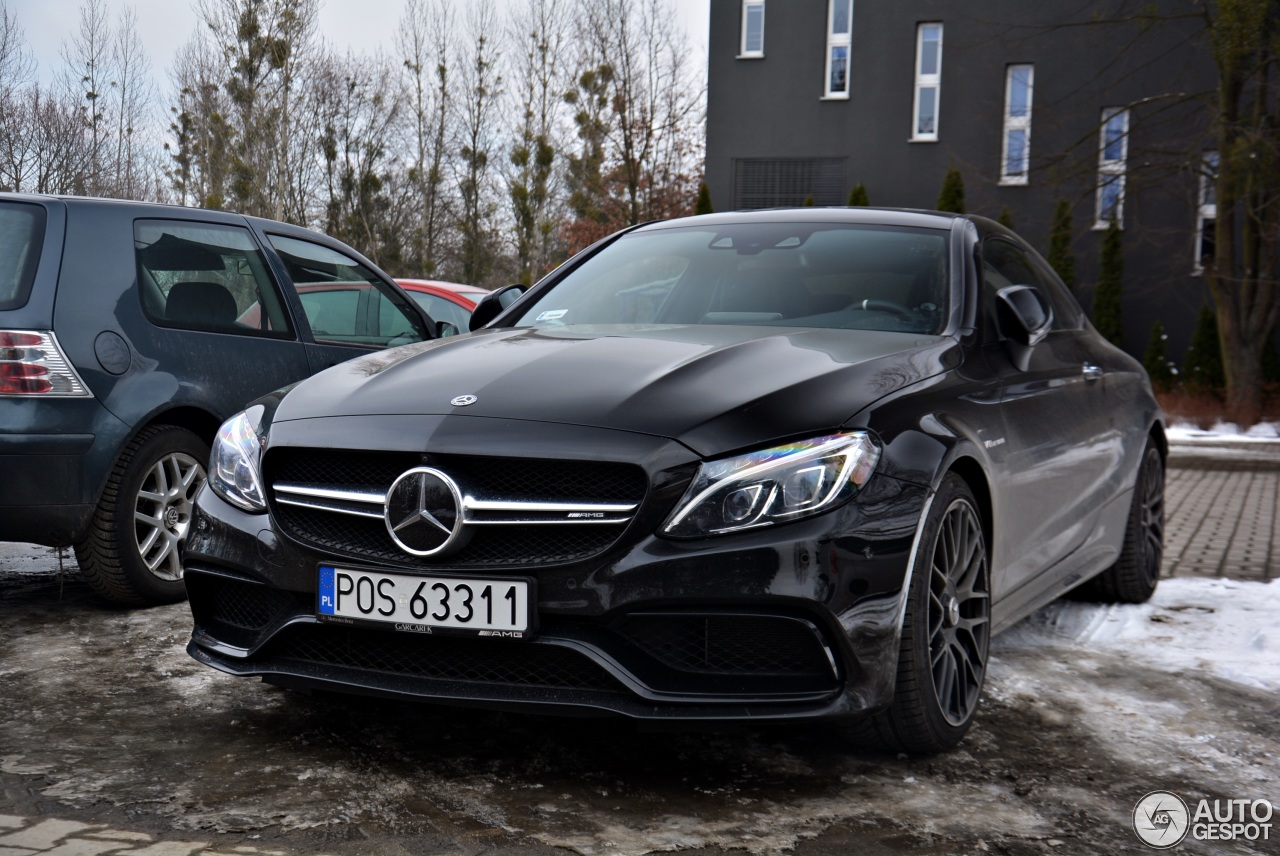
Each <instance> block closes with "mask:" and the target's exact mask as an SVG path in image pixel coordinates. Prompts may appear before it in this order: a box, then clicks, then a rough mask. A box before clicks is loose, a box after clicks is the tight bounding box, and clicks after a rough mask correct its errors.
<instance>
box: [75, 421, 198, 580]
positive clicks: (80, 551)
mask: <svg viewBox="0 0 1280 856" xmlns="http://www.w3.org/2000/svg"><path fill="white" fill-rule="evenodd" d="M208 460H209V447H208V446H207V445H206V444H205V443H204V441H202V440H201V439H200V438H199V437H197V436H196V435H195V434H193V433H191V432H190V431H187V430H186V429H184V428H178V427H175V426H157V427H153V428H146V429H144V430H143V431H141V432H139V434H138V436H137V437H135V438H134V439H133V441H132V442H131V443H130V444H129V445H128V446H127V447H126V448H125V450H124V452H122V453H121V455H120V458H119V460H118V461H116V465H115V467H114V469H113V470H112V472H111V475H110V477H109V478H108V480H107V487H106V490H104V491H103V494H102V499H101V500H100V501H99V502H98V508H97V510H96V512H95V513H94V517H93V525H92V526H91V527H90V531H89V535H88V537H86V538H85V539H84V540H83V541H81V542H80V543H78V544H77V545H76V559H77V560H78V561H79V563H80V569H81V571H82V572H83V573H84V575H85V578H86V579H87V580H88V581H89V584H90V585H91V586H92V587H93V588H94V589H95V590H96V591H97V592H98V593H99V594H101V595H102V596H103V597H105V598H107V599H108V600H111V601H114V602H115V603H120V604H129V605H140V604H151V603H172V602H174V601H178V600H182V599H183V598H184V597H185V596H186V588H185V587H184V585H183V582H182V547H183V544H184V543H185V541H186V537H187V530H188V528H189V527H190V525H191V512H192V509H193V504H194V500H195V496H196V492H197V491H198V490H199V489H200V486H201V485H203V484H204V480H205V462H206V461H208Z"/></svg>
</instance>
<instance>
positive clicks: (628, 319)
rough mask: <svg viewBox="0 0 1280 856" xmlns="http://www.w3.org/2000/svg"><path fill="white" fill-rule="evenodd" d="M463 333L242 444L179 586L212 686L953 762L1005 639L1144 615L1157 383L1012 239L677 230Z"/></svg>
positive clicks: (821, 215)
mask: <svg viewBox="0 0 1280 856" xmlns="http://www.w3.org/2000/svg"><path fill="white" fill-rule="evenodd" d="M517 297H518V299H515V298H517ZM472 323H473V332H472V333H471V334H469V335H464V336H456V337H450V338H447V339H442V340H437V341H429V342H423V343H420V344H415V345H409V346H406V347H402V348H398V349H393V350H390V351H384V352H381V353H378V354H373V355H370V356H365V357H361V358H359V359H356V360H352V361H350V362H347V363H343V364H341V365H338V366H335V367H334V368H332V369H329V370H327V371H325V372H323V373H321V374H319V375H317V376H316V377H314V378H312V379H310V380H306V381H303V382H302V383H301V384H298V385H297V386H294V387H292V388H290V389H288V390H285V391H281V392H280V393H278V394H275V395H272V396H269V397H267V398H264V399H260V400H259V401H257V402H255V403H254V404H252V405H251V406H250V407H248V408H247V409H246V410H245V411H244V412H242V413H240V414H239V415H237V416H235V417H234V418H232V419H230V420H228V421H227V422H226V423H225V424H224V425H223V426H222V428H221V430H220V432H219V435H218V438H217V440H216V441H215V444H214V448H213V453H212V457H211V460H210V466H209V485H208V487H207V488H206V489H205V490H203V491H202V492H201V494H200V495H199V498H198V501H197V513H196V516H195V520H194V526H193V527H192V532H191V534H190V535H189V539H188V542H187V546H186V552H185V556H184V569H185V575H186V576H185V578H186V585H187V589H188V592H189V595H190V603H191V610H192V613H193V615H194V617H195V631H194V634H193V637H192V641H191V644H190V647H189V648H188V650H189V651H190V653H191V654H192V655H193V656H194V657H196V658H197V659H198V660H200V661H201V662H204V663H207V664H208V665H210V666H213V667H214V668H217V669H220V670H222V671H224V672H228V673H231V674H234V675H253V676H259V677H261V678H263V679H264V680H266V681H269V682H271V683H274V684H279V685H283V686H286V687H295V688H325V689H333V690H344V691H350V692H357V693H364V694H372V695H381V696H389V697H396V698H415V699H424V700H431V701H434V702H443V703H451V704H463V705H472V706H484V707H503V708H517V709H529V710H538V711H544V712H545V711H551V712H561V713H570V714H582V713H613V714H620V715H623V716H628V717H633V718H635V719H642V720H651V721H664V722H667V723H675V724H679V723H689V722H694V721H706V720H721V721H727V720H740V721H747V720H749V721H764V720H814V719H823V720H831V721H833V723H835V724H836V725H837V726H838V727H839V728H840V729H841V730H843V731H844V732H845V733H847V734H848V735H849V736H851V737H853V738H855V739H857V740H860V741H863V742H874V743H876V744H878V745H881V746H885V747H890V748H894V749H897V750H904V751H910V752H933V751H939V750H942V749H946V748H948V747H950V746H953V745H954V744H955V743H956V742H957V741H959V740H960V739H961V737H962V736H963V735H964V733H965V732H966V730H967V729H968V728H969V726H970V724H971V723H972V721H973V718H974V714H975V711H976V710H977V707H978V701H979V695H980V693H981V690H982V683H983V677H984V674H985V672H986V669H987V659H988V646H989V642H990V639H991V636H992V634H993V633H996V632H999V631H1000V630H1002V629H1004V628H1006V627H1009V626H1010V625H1012V624H1013V623H1015V622H1016V621H1018V620H1020V619H1021V618H1023V617H1024V616H1026V615H1027V614H1028V613H1029V612H1031V611H1032V610H1034V609H1036V608H1038V607H1040V606H1042V605H1044V604H1046V603H1048V602H1049V601H1051V600H1053V599H1054V598H1057V597H1059V596H1060V595H1062V594H1064V593H1065V592H1068V591H1070V590H1072V589H1076V588H1078V587H1083V589H1082V590H1083V591H1085V592H1087V593H1089V594H1090V595H1091V596H1094V597H1097V598H1099V599H1103V600H1111V601H1142V600H1145V599H1146V598H1148V597H1149V596H1150V595H1151V593H1152V591H1153V590H1154V589H1155V586H1156V582H1157V578H1158V575H1159V569H1160V557H1161V536H1162V531H1163V526H1164V516H1163V490H1164V458H1165V454H1166V447H1165V438H1164V427H1163V421H1162V416H1161V414H1160V410H1159V407H1158V405H1157V404H1156V401H1155V398H1154V397H1153V395H1152V391H1151V387H1150V384H1149V382H1148V380H1147V378H1146V376H1145V374H1144V373H1143V370H1142V367H1141V366H1140V365H1139V364H1138V363H1137V362H1136V361H1134V360H1133V359H1131V358H1130V357H1128V356H1126V355H1125V354H1124V353H1122V352H1121V351H1119V350H1118V349H1116V348H1115V347H1113V346H1112V345H1110V344H1108V343H1107V342H1106V341H1104V340H1103V339H1102V338H1101V337H1100V336H1099V335H1098V334H1097V333H1096V332H1095V331H1094V329H1093V328H1092V327H1091V326H1090V324H1089V322H1088V320H1087V319H1086V318H1085V316H1084V313H1083V312H1082V311H1081V309H1080V306H1079V305H1078V304H1077V303H1076V301H1075V299H1074V298H1073V297H1072V295H1071V294H1070V292H1069V291H1068V290H1067V289H1066V288H1064V287H1063V285H1062V283H1061V281H1060V280H1059V279H1058V277H1057V276H1055V275H1054V273H1053V272H1052V271H1051V270H1050V268H1049V267H1048V266H1047V265H1046V264H1045V262H1044V261H1043V260H1042V259H1041V258H1040V256H1038V255H1037V254H1036V253H1035V251H1033V250H1032V249H1031V248H1030V247H1028V246H1027V245H1026V244H1025V243H1024V242H1023V241H1022V240H1020V239H1019V238H1018V237H1016V236H1015V235H1013V234H1012V233H1011V232H1009V231H1008V230H1006V229H1004V228H1003V227H1001V226H999V225H997V224H996V223H993V222H991V221H989V220H986V219H983V218H981V217H972V216H956V215H951V214H939V213H931V212H915V211H892V210H875V209H865V208H858V209H815V208H804V209H797V210H787V211H764V212H749V213H748V212H742V213H733V214H714V215H707V216H702V217H691V218H687V219H680V220H672V221H668V222H662V223H654V224H649V225H644V226H640V227H636V228H632V229H628V230H625V231H623V232H620V233H618V234H616V235H614V236H612V237H610V238H607V239H605V240H603V241H601V242H600V243H598V244H596V245H594V246H592V247H590V248H588V249H587V250H584V251H583V252H582V253H580V254H579V255H577V256H576V257H574V258H573V259H571V260H570V261H569V262H567V263H566V264H564V265H562V266H561V267H560V268H559V269H558V270H556V271H555V272H554V273H552V274H550V275H549V276H548V277H546V278H545V279H544V280H542V281H541V282H539V283H537V284H536V285H535V286H534V287H533V288H531V289H530V290H529V291H528V292H527V293H524V294H523V295H521V294H520V292H519V289H518V288H517V287H514V286H513V287H509V288H508V289H502V290H499V291H497V292H493V293H491V294H490V295H488V296H486V297H485V298H484V299H483V300H482V301H481V303H480V305H479V306H477V308H476V311H475V315H474V317H473V322H472Z"/></svg>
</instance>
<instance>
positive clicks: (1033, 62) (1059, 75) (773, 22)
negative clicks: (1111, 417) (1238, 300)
mask: <svg viewBox="0 0 1280 856" xmlns="http://www.w3.org/2000/svg"><path fill="white" fill-rule="evenodd" d="M1198 8H1199V7H1198V5H1197V4H1196V3H1195V2H1193V0H1177V1H1176V2H1175V0H1158V2H1156V3H1152V2H1149V0H1114V2H1081V0H1039V1H1038V2H1027V0H969V2H965V3H958V2H954V0H711V28H710V44H709V51H710V54H709V67H708V95H707V153H706V154H707V157H706V180H707V184H708V187H709V189H710V191H711V198H712V203H713V205H714V206H715V208H716V210H730V209H736V208H759V207H770V206H779V205H800V204H805V203H806V202H807V201H808V200H810V199H811V200H812V203H813V204H815V205H843V204H846V202H847V201H848V198H849V193H850V190H851V189H852V188H853V187H854V186H855V185H858V184H862V185H864V186H865V187H866V189H867V193H868V196H869V199H870V202H871V204H872V205H883V206H892V207H906V208H933V207H935V206H936V204H937V202H938V196H939V191H940V188H941V186H942V182H943V178H944V176H945V174H946V172H947V170H948V169H949V168H950V167H955V168H957V169H958V170H959V171H960V172H961V174H962V176H963V178H964V186H965V196H966V202H965V210H966V211H969V212H971V213H977V214H984V215H987V216H990V217H993V218H994V217H998V216H999V215H1000V214H1001V212H1002V210H1004V209H1007V210H1008V213H1009V215H1010V216H1011V218H1012V221H1013V224H1014V228H1015V229H1016V230H1017V231H1018V232H1019V233H1020V234H1022V235H1023V236H1024V237H1025V238H1027V240H1029V241H1030V242H1031V243H1032V244H1033V245H1035V246H1037V247H1039V248H1040V249H1041V251H1042V252H1043V251H1046V250H1047V248H1048V242H1049V232H1050V226H1051V222H1052V217H1053V213H1054V209H1055V207H1056V206H1057V205H1058V202H1059V200H1062V199H1065V200H1067V202H1068V204H1069V205H1070V208H1071V211H1072V214H1073V226H1074V229H1073V233H1072V241H1071V247H1072V251H1073V254H1074V257H1075V266H1076V286H1075V291H1076V293H1077V295H1078V296H1079V297H1080V300H1081V302H1082V303H1083V304H1084V306H1085V307H1086V308H1089V307H1090V305H1091V303H1092V297H1093V288H1094V283H1096V281H1097V274H1098V260H1099V255H1100V251H1101V247H1102V239H1103V235H1104V234H1105V228H1106V225H1107V224H1108V222H1109V221H1110V220H1111V219H1112V218H1114V219H1116V220H1117V222H1118V223H1119V224H1120V225H1121V227H1122V229H1123V232H1124V259H1125V275H1124V298H1123V321H1124V346H1125V348H1126V349H1127V350H1128V351H1130V352H1131V353H1133V354H1135V355H1138V356H1141V354H1142V353H1143V351H1144V350H1145V348H1146V346H1147V342H1148V338H1149V335H1150V332H1151V328H1152V325H1153V323H1154V321H1156V320H1157V319H1158V320H1160V321H1161V322H1162V323H1163V324H1164V327H1165V329H1166V330H1167V332H1168V335H1169V341H1168V351H1169V355H1170V357H1171V358H1172V359H1173V360H1174V361H1175V362H1176V363H1178V364H1181V361H1182V358H1183V354H1184V352H1185V350H1186V348H1187V345H1188V343H1189V340H1190V337H1191V331H1192V328H1193V326H1194V322H1195V317H1196V313H1197V312H1198V310H1199V308H1200V306H1201V305H1202V304H1203V303H1205V302H1206V301H1207V299H1208V289H1207V286H1206V285H1205V283H1204V281H1203V278H1202V276H1201V274H1200V266H1201V265H1200V259H1201V256H1202V255H1203V254H1206V253H1211V252H1212V223H1213V216H1214V213H1215V212H1214V209H1213V204H1212V203H1213V198H1212V184H1211V182H1206V181H1205V180H1204V176H1205V175H1206V173H1207V172H1209V171H1211V169H1212V166H1211V165H1212V163H1213V158H1214V156H1215V155H1214V153H1213V151H1212V150H1213V146H1214V143H1213V137H1212V133H1211V130H1212V129H1211V127H1210V121H1209V120H1210V117H1211V116H1212V106H1211V103H1212V99H1213V92H1214V88H1215V85H1216V77H1215V70H1214V66H1213V62H1212V55H1211V53H1210V45H1209V43H1208V40H1207V38H1206V36H1205V33H1204V30H1203V21H1202V20H1197V19H1196V17H1195V12H1196V10H1197V9H1198Z"/></svg>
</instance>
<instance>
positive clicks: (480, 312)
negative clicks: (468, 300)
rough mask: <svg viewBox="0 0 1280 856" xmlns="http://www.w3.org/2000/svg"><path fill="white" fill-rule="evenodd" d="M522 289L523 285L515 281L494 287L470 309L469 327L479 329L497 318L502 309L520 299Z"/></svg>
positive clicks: (522, 292)
mask: <svg viewBox="0 0 1280 856" xmlns="http://www.w3.org/2000/svg"><path fill="white" fill-rule="evenodd" d="M524 289H525V287H524V286H523V285H521V284H520V283H518V282H517V283H514V284H512V285H504V286H503V287H502V288H495V289H494V290H493V291H491V292H489V293H488V294H486V295H485V296H484V297H482V298H480V302H479V303H477V304H476V308H475V309H472V310H471V323H470V325H469V329H471V330H479V329H480V328H481V327H483V326H484V325H486V324H488V323H489V322H490V321H492V320H493V319H494V318H497V317H498V316H499V315H501V314H502V310H504V309H506V308H507V307H508V306H510V305H511V304H513V303H515V302H516V301H517V300H518V299H520V295H522V294H524Z"/></svg>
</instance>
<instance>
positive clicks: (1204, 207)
mask: <svg viewBox="0 0 1280 856" xmlns="http://www.w3.org/2000/svg"><path fill="white" fill-rule="evenodd" d="M1217 181H1218V153H1217V152H1205V153H1204V159H1203V160H1201V161H1200V198H1199V203H1200V204H1199V205H1198V206H1197V207H1196V249H1195V254H1196V255H1195V266H1194V267H1193V268H1192V273H1193V274H1195V275H1196V276H1199V275H1200V274H1202V273H1204V267H1205V265H1207V264H1213V248H1214V243H1215V242H1216V240H1217V237H1218V234H1217V231H1218V230H1217V226H1218V185H1217Z"/></svg>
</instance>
